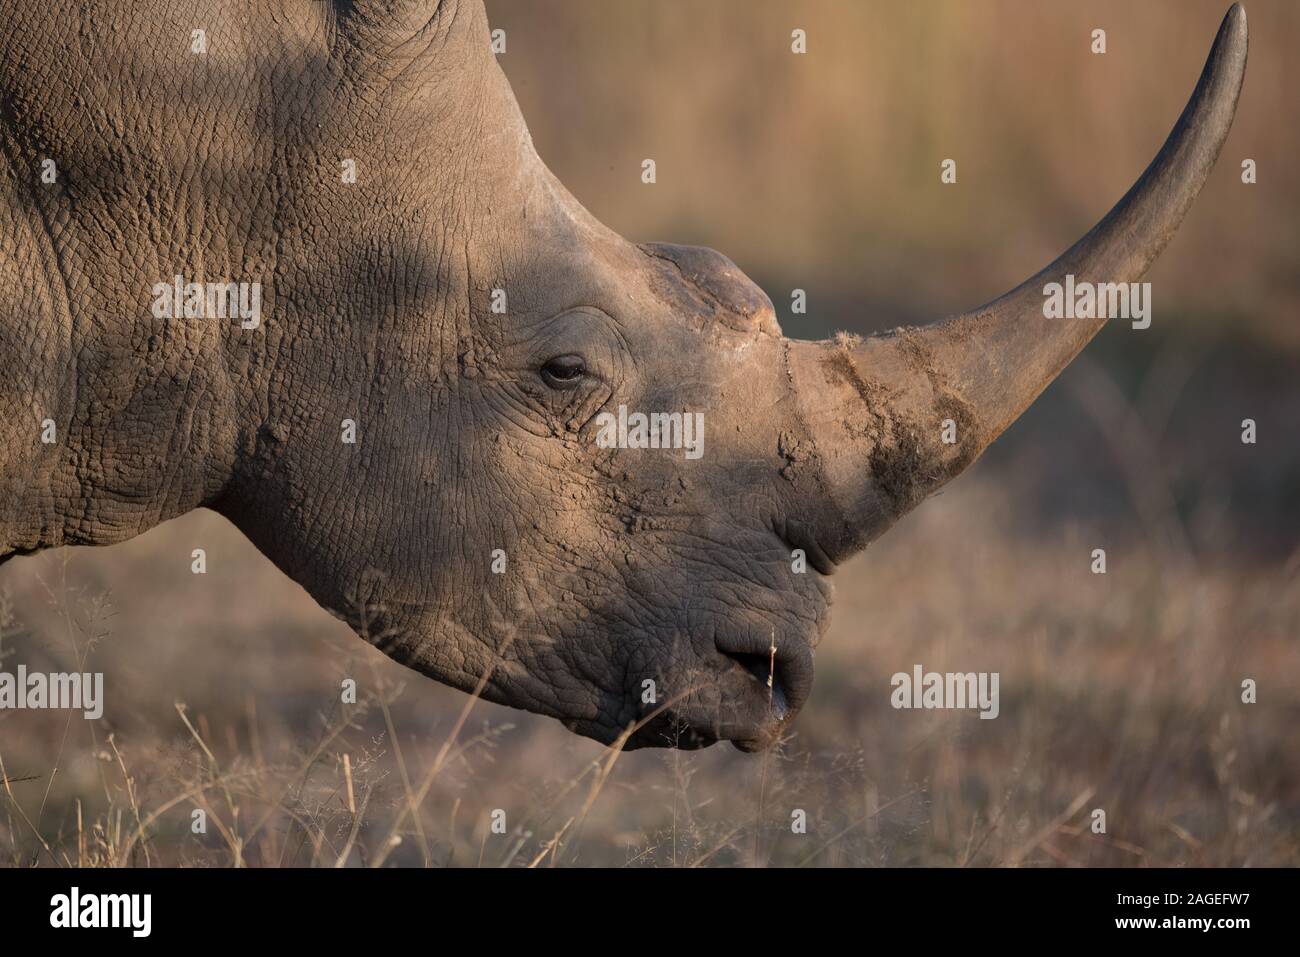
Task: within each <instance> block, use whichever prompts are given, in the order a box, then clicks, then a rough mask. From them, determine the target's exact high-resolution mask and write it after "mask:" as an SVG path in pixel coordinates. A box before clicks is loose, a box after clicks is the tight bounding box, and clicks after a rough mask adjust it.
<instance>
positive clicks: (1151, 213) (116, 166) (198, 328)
mask: <svg viewBox="0 0 1300 957" xmlns="http://www.w3.org/2000/svg"><path fill="white" fill-rule="evenodd" d="M1246 46H1247V41H1246V16H1245V13H1244V12H1243V10H1242V9H1241V7H1240V6H1233V7H1232V9H1231V10H1230V11H1229V12H1228V14H1227V16H1226V18H1225V19H1224V21H1223V23H1222V25H1221V27H1220V28H1219V32H1218V36H1217V38H1216V39H1215V41H1214V45H1213V48H1212V50H1211V52H1210V55H1209V59H1208V62H1207V63H1206V65H1205V68H1204V71H1203V73H1202V74H1201V77H1200V80H1199V82H1198V83H1197V85H1196V88H1195V91H1194V92H1193V94H1192V97H1191V100H1190V102H1189V103H1188V105H1187V107H1186V109H1185V110H1184V112H1183V114H1182V115H1181V116H1180V117H1179V118H1178V120H1177V123H1176V124H1175V126H1174V128H1173V131H1172V133H1171V134H1170V136H1169V138H1168V140H1167V142H1166V143H1165V144H1164V146H1163V148H1162V149H1161V150H1160V152H1159V154H1158V155H1157V156H1156V158H1155V159H1154V160H1153V161H1152V163H1151V165H1150V166H1149V167H1148V168H1147V170H1146V171H1145V172H1144V173H1143V174H1142V176H1141V178H1140V179H1138V181H1137V183H1136V184H1135V185H1134V186H1133V188H1132V189H1131V190H1130V191H1129V192H1128V193H1127V194H1126V195H1125V196H1124V197H1123V198H1122V199H1120V201H1119V202H1118V204H1117V205H1115V207H1114V208H1113V209H1112V210H1111V211H1110V212H1109V213H1108V214H1107V215H1106V216H1105V217H1104V218H1103V219H1102V220H1101V221H1100V222H1099V223H1098V224H1097V225H1096V227H1094V228H1093V229H1092V230H1091V231H1090V232H1089V233H1088V234H1087V235H1086V236H1084V237H1083V238H1082V239H1081V240H1079V242H1077V243H1076V244H1075V245H1073V246H1072V247H1070V249H1068V250H1067V251H1066V252H1065V253H1064V254H1063V255H1061V256H1060V258H1058V259H1057V260H1056V261H1054V262H1053V263H1051V264H1050V265H1048V266H1047V267H1046V268H1044V269H1043V270H1042V271H1041V272H1039V273H1038V274H1036V275H1035V276H1033V277H1032V278H1030V279H1029V280H1027V281H1026V282H1024V283H1023V284H1022V285H1020V286H1017V287H1016V288H1015V289H1013V290H1012V291H1010V292H1008V293H1006V294H1005V295H1003V296H1001V297H1000V298H998V299H996V300H994V301H992V302H990V303H988V304H987V305H984V306H981V307H980V308H978V309H975V310H973V311H971V312H968V313H965V314H963V315H958V316H953V317H950V318H946V319H943V320H942V321H939V322H937V323H935V324H932V325H928V326H924V327H919V328H898V329H894V330H893V331H890V332H886V333H884V334H878V335H873V336H870V337H866V338H858V337H856V336H839V337H837V338H835V339H832V340H828V341H800V340H797V339H791V338H787V337H786V336H784V335H783V333H782V330H781V328H780V326H779V324H778V322H777V317H776V314H775V312H774V309H773V306H772V303H771V301H770V300H769V298H768V297H767V296H766V295H765V294H764V293H763V292H762V291H761V290H760V289H759V288H758V287H757V286H756V285H755V284H754V283H753V282H751V281H750V279H749V278H748V277H746V275H745V274H744V273H743V272H742V271H741V270H740V269H739V268H738V267H737V266H736V265H735V264H734V263H732V262H731V261H730V260H729V259H727V258H726V257H725V256H723V255H721V254H719V253H717V252H714V251H713V250H710V249H705V248H698V247H688V246H680V245H671V244H665V243H653V242H645V243H636V242H631V241H629V240H626V239H624V238H623V237H622V236H619V235H618V234H616V233H614V232H613V231H611V230H610V229H608V228H607V227H605V226H604V225H602V224H601V223H600V222H598V221H597V220H596V219H595V218H594V217H593V216H592V215H591V214H589V213H588V212H587V211H586V210H585V209H584V208H583V207H582V206H581V205H580V203H579V202H578V201H577V200H576V199H575V198H574V197H573V196H571V195H570V194H569V193H568V192H567V191H566V190H565V188H564V186H563V185H562V184H561V183H560V182H558V181H557V180H556V178H555V177H554V176H553V175H552V174H551V173H550V172H549V171H548V170H547V168H546V166H545V165H544V164H543V162H542V161H541V159H539V157H538V155H537V153H536V152H535V150H534V148H533V144H532V142H531V140H530V138H529V134H528V129H527V127H526V126H525V123H524V119H523V117H522V116H521V113H520V109H519V107H518V105H517V103H516V101H515V98H514V96H513V94H512V92H511V89H510V86H509V84H508V82H507V80H506V78H505V75H504V73H503V72H502V70H501V68H500V66H499V65H498V62H497V57H496V55H495V54H494V51H493V50H492V47H491V43H490V29H489V26H488V19H487V14H486V11H485V9H484V7H483V5H482V3H481V0H263V2H259V3H247V2H243V0H238V2H237V0H224V2H214V3H210V4H194V3H183V2H180V0H137V2H135V3H132V4H129V5H123V4H119V3H117V2H116V0H89V2H88V0H45V2H42V3H32V2H31V0H0V96H2V99H0V109H2V112H0V173H2V175H0V366H2V367H3V369H4V376H3V379H2V380H0V455H2V456H3V459H2V461H3V472H2V473H0V556H3V558H5V559H7V558H9V557H12V556H15V555H22V554H26V553H30V552H34V551H36V550H38V549H44V548H52V547H57V546H63V545H88V544H89V545H108V544H112V543H115V542H121V541H123V540H124V539H128V538H131V537H132V536H135V535H139V534H140V533H142V532H143V531H145V530H147V529H149V528H151V527H153V526H156V525H158V524H159V523H160V522H164V521H167V520H168V519H171V518H173V517H176V516H179V515H181V514H183V513H185V512H188V511H190V510H192V509H195V508H200V507H204V508H209V509H213V510H215V511H216V512H218V513H220V514H221V515H223V516H225V517H226V518H228V519H229V520H230V521H231V522H232V523H233V524H234V525H235V526H236V527H238V528H239V529H240V530H241V531H242V532H243V533H244V534H245V535H246V536H247V537H248V538H249V539H250V540H251V541H252V542H253V543H254V544H255V545H256V546H257V547H258V548H259V549H260V550H261V551H262V552H263V553H264V554H265V555H267V556H268V557H269V558H270V559H271V560H272V561H273V562H274V563H275V564H276V565H277V566H278V567H279V568H280V569H281V570H283V571H284V573H285V574H287V575H288V576H289V577H291V578H292V579H294V580H295V581H297V582H298V583H300V584H301V585H302V586H303V587H304V588H305V589H306V591H307V592H308V593H309V594H310V595H311V596H312V597H313V598H314V599H315V600H316V601H317V602H318V603H319V604H320V605H321V606H322V607H323V608H325V609H327V610H329V611H331V612H332V613H333V614H335V615H336V616H338V617H340V618H342V619H344V620H345V621H347V622H348V623H349V624H350V625H351V626H352V627H353V628H354V629H355V630H356V631H357V632H358V633H359V634H360V635H361V636H362V637H363V638H365V639H366V640H368V641H371V642H373V643H374V644H375V645H376V646H378V647H379V648H380V649H382V650H383V651H384V652H385V653H386V654H388V655H389V656H391V657H392V658H394V659H396V660H397V661H399V662H401V663H402V664H404V665H406V666H409V667H410V668H412V669H414V670H416V671H418V672H420V673H422V674H424V675H427V676H429V677H432V678H434V679H436V680H438V681H441V682H444V683H446V684H449V685H452V686H454V687H456V688H459V689H462V690H465V691H469V692H477V693H479V694H481V695H482V696H483V697H485V698H487V699H489V700H492V701H496V702H500V703H504V704H506V705H510V706H513V707H516V708H522V709H526V710H529V711H533V712H538V713H541V714H543V715H549V716H552V717H555V718H557V719H559V720H561V721H562V722H563V723H564V724H565V725H566V726H567V727H568V728H569V729H571V730H572V731H574V732H577V733H579V734H582V735H586V736H588V737H590V738H594V739H596V740H597V741H599V742H602V743H604V744H607V745H616V746H619V747H626V748H635V747H644V746H677V747H684V748H692V747H702V746H705V745H709V744H712V743H714V742H717V741H722V740H727V741H730V742H732V743H733V744H735V745H736V746H737V747H739V748H741V749H742V750H746V751H753V750H759V749H763V748H765V747H768V746H770V744H771V743H772V742H773V741H774V740H776V739H778V738H779V737H780V735H781V733H782V731H783V729H785V728H787V727H788V726H789V722H790V721H791V720H792V719H793V717H794V716H795V715H796V713H797V712H798V711H799V709H800V707H801V706H802V705H803V704H804V703H805V701H806V700H807V699H808V697H809V694H810V691H811V688H812V682H813V649H814V647H815V646H816V644H817V643H818V640H819V638H820V636H821V635H822V633H823V631H824V629H825V626H826V623H827V614H828V608H829V605H830V600H831V588H830V584H829V582H828V578H829V576H830V575H831V573H832V572H833V571H834V570H835V568H836V565H837V564H839V563H841V562H843V561H844V560H845V559H846V558H848V557H849V556H851V555H853V554H854V553H856V552H858V551H859V550H861V549H862V548H863V547H865V546H866V545H867V544H868V543H870V542H871V541H872V540H874V539H875V538H876V537H877V536H879V535H880V534H881V533H882V532H884V531H885V530H886V529H888V528H889V527H890V526H891V525H893V523H894V522H895V521H897V520H898V519H899V517H900V516H902V515H903V514H904V513H906V512H908V511H909V510H911V509H913V508H915V507H916V506H917V505H918V504H919V503H920V502H921V501H922V500H923V499H924V498H925V497H926V496H927V495H929V494H930V493H932V492H934V491H935V490H936V489H938V488H939V487H940V486H942V485H943V484H944V483H945V482H947V481H948V480H949V479H951V478H953V477H954V476H955V475H957V474H958V473H959V472H961V471H962V470H963V469H965V468H966V467H967V466H969V465H970V464H971V463H972V462H974V461H975V459H976V458H977V457H978V456H979V455H980V454H981V452H982V451H983V450H984V449H985V448H986V447H987V446H988V445H989V443H990V442H992V441H993V440H994V438H996V437H997V436H998V434H999V433H1001V432H1002V431H1003V430H1004V429H1006V428H1007V426H1008V425H1009V424H1010V423H1011V422H1012V421H1013V420H1014V419H1015V418H1016V417H1017V416H1018V415H1020V413H1021V412H1022V411H1024V409H1025V408H1026V407H1027V406H1028V405H1029V404H1030V403H1031V402H1033V401H1034V399H1035V398H1036V397H1037V396H1038V395H1039V393H1040V392H1041V391H1042V390H1043V389H1044V388H1045V387H1046V386H1047V384H1048V383H1050V382H1051V381H1052V379H1053V378H1054V377H1055V376H1056V375H1057V374H1058V373H1059V372H1060V371H1061V370H1062V368H1063V367H1064V366H1065V365H1066V364H1067V363H1069V362H1070V361H1071V359H1072V358H1073V357H1074V356H1075V355H1076V354H1077V353H1078V352H1079V351H1080V350H1081V349H1082V348H1083V347H1084V345H1085V344H1086V343H1087V342H1088V341H1089V340H1090V339H1091V338H1092V337H1093V335H1094V334H1095V333H1097V331H1098V330H1099V329H1100V328H1101V327H1102V325H1104V322H1105V320H1104V318H1091V319H1084V318H1053V317H1049V316H1048V315H1047V314H1046V312H1045V310H1044V290H1045V289H1046V288H1047V287H1048V286H1049V285H1051V284H1059V283H1062V282H1065V281H1067V279H1068V281H1069V282H1072V283H1085V282H1092V283H1097V284H1100V283H1116V284H1119V283H1130V282H1134V281H1136V280H1137V279H1138V278H1139V277H1140V276H1141V275H1142V274H1143V272H1144V271H1145V270H1146V269H1147V267H1148V266H1149V265H1150V264H1151V262H1152V261H1153V260H1154V258H1155V257H1156V255H1157V254H1158V253H1159V252H1160V251H1161V249H1162V248H1163V247H1164V246H1165V244H1166V243H1167V242H1168V241H1169V239H1170V237H1171V236H1172V235H1173V233H1174V231H1175V230H1176V228H1177V226H1178V225H1179V223H1180V221H1181V220H1182V218H1183V215H1184V213H1186V211H1187V209H1188V207H1189V206H1190V204H1191V203H1192V200H1193V199H1194V198H1195V197H1196V195H1197V193H1198V192H1199V190H1200V189H1201V187H1202V185H1203V184H1204V183H1205V181H1206V178H1207V176H1208V175H1209V173H1210V171H1211V168H1212V167H1213V166H1214V163H1215V161H1216V159H1217V157H1218V154H1219V151H1220V148H1221V146H1222V145H1223V142H1224V139H1225V137H1226V136H1227V133H1228V130H1229V127H1230V125H1231V122H1232V119H1233V114H1234V111H1235V108H1236V102H1237V97H1238V94H1239V92H1240V88H1241V84H1242V79H1243V76H1244V71H1245V63H1246ZM566 52H567V54H568V55H581V54H580V51H573V50H569V51H566ZM688 427H691V431H692V432H693V433H694V434H693V435H690V436H688V435H686V434H685V433H686V432H687V428H688ZM188 559H189V556H188V555H185V556H183V557H182V558H181V560H188Z"/></svg>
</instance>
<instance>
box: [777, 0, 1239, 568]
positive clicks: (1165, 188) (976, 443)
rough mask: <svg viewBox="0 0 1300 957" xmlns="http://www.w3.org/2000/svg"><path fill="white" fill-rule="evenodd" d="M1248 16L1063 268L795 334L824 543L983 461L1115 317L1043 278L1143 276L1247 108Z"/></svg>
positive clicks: (1097, 280) (1231, 19)
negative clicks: (845, 325)
mask: <svg viewBox="0 0 1300 957" xmlns="http://www.w3.org/2000/svg"><path fill="white" fill-rule="evenodd" d="M1245 70H1246V12H1245V10H1243V9H1242V7H1241V5H1240V4H1233V5H1232V8H1231V9H1230V10H1228V13H1227V16H1225V17H1224V18H1223V24H1222V25H1221V26H1220V27H1219V34H1218V36H1217V37H1215V40H1214V46H1213V48H1212V49H1211V50H1210V56H1209V59H1208V60H1207V61H1206V63H1205V69H1204V70H1202V72H1201V78H1200V81H1199V82H1198V83H1197V84H1196V89H1195V90H1194V91H1193V93H1192V97H1191V99H1190V100H1189V101H1188V103H1187V107H1186V108H1185V109H1184V110H1183V113H1182V115H1181V116H1180V117H1179V118H1178V122H1177V123H1176V124H1174V128H1173V131H1172V132H1171V133H1170V134H1169V138H1168V139H1167V140H1166V141H1165V144H1164V146H1163V147H1161V149H1160V152H1159V153H1158V154H1157V155H1156V158H1155V159H1154V160H1152V161H1151V165H1150V166H1148V167H1147V169H1146V172H1144V173H1143V174H1142V177H1141V178H1140V179H1139V180H1138V181H1137V183H1135V184H1134V185H1133V188H1132V189H1130V190H1129V191H1128V193H1126V194H1125V195H1124V198H1123V199H1121V200H1120V201H1119V202H1118V203H1116V204H1115V208H1114V209H1112V210H1111V211H1110V212H1109V213H1107V214H1106V216H1105V218H1103V219H1102V220H1101V222H1099V223H1097V225H1096V226H1094V227H1093V228H1092V230H1091V231H1089V232H1088V234H1087V235H1086V236H1084V237H1083V238H1082V239H1080V240H1079V241H1078V242H1077V243H1075V244H1074V245H1073V246H1071V247H1070V248H1069V249H1068V250H1067V251H1066V252H1065V253H1063V254H1062V255H1061V256H1060V257H1059V258H1057V259H1056V260H1055V261H1054V262H1053V263H1052V264H1051V265H1049V266H1048V267H1047V268H1045V269H1043V270H1042V271H1041V272H1039V273H1038V274H1036V275H1035V276H1033V277H1032V278H1031V279H1029V280H1027V281H1026V282H1024V283H1022V284H1020V285H1019V286H1017V287H1016V288H1015V289H1013V290H1011V291H1010V292H1008V293H1006V294H1005V295H1003V296H1001V297H999V298H997V299H995V300H993V301H992V302H990V303H988V304H987V305H984V306H981V307H980V308H979V309H976V310H974V311H973V312H968V313H964V314H963V315H960V316H954V317H951V318H948V319H944V320H942V321H940V322H937V323H933V324H931V325H929V326H924V327H922V328H906V329H896V330H893V331H891V332H887V333H884V334H881V335H877V336H872V337H870V338H868V339H865V340H856V339H849V340H845V339H843V338H841V339H840V340H833V341H827V342H817V343H813V342H793V343H790V349H791V355H790V359H791V363H792V373H793V377H794V380H795V382H796V383H797V385H798V388H799V393H800V405H801V408H802V412H803V414H804V417H805V419H806V420H807V421H806V423H805V424H806V425H807V426H808V429H809V431H810V432H811V434H812V435H813V437H814V439H815V446H816V456H817V458H818V459H819V460H820V461H819V463H818V464H819V466H820V467H819V469H818V473H819V481H820V482H822V483H823V484H824V485H825V486H826V488H824V489H823V491H824V492H825V493H828V494H829V495H830V497H831V500H832V501H833V503H834V504H835V506H836V508H835V511H836V513H838V518H839V521H836V522H834V523H831V524H833V525H835V526H838V527H835V528H828V527H825V526H824V525H823V534H824V535H825V538H826V540H825V543H824V544H825V546H826V547H828V549H829V550H830V551H832V553H838V554H845V553H848V552H851V551H854V550H856V549H857V548H860V547H862V546H863V545H865V544H866V543H867V542H869V541H870V540H871V539H873V538H874V537H875V536H876V535H878V534H880V533H881V532H882V531H884V530H885V529H886V528H888V527H889V525H890V524H892V522H893V521H894V520H895V519H897V518H898V517H899V516H900V515H902V514H903V513H904V512H906V511H908V510H909V509H911V508H912V507H914V506H915V505H917V504H918V503H919V502H920V501H921V500H922V499H924V498H925V496H926V495H928V494H930V493H931V492H933V491H934V490H935V489H937V488H938V487H939V486H941V485H943V484H944V483H945V482H947V481H948V480H949V479H951V478H953V477H954V476H955V475H957V474H958V473H959V472H961V471H962V470H963V469H964V468H965V467H966V466H968V465H969V464H970V463H971V462H973V461H974V460H975V459H976V458H977V457H978V456H979V454H980V453H981V452H982V451H983V450H984V449H985V448H986V447H987V446H988V445H989V443H990V442H992V441H993V440H994V439H995V438H997V437H998V435H999V434H1001V433H1002V431H1003V430H1004V429H1006V428H1007V426H1009V425H1010V424H1011V423H1012V422H1013V421H1015V419H1016V418H1017V417H1018V416H1019V415H1020V413H1021V412H1023V411H1024V410H1025V409H1026V408H1027V407H1028V406H1029V404H1030V403H1031V402H1033V401H1034V399H1035V398H1037V397H1038V395H1039V393H1041V392H1042V391H1043V389H1045V388H1046V387H1047V385H1048V383H1050V382H1051V381H1052V380H1053V379H1054V378H1056V376H1057V375H1058V374H1059V373H1060V372H1061V370H1062V369H1064V368H1065V366H1066V365H1067V364H1068V363H1069V362H1070V360H1071V359H1073V358H1074V357H1075V356H1076V355H1078V354H1079V352H1080V350H1082V349H1083V347H1084V346H1085V345H1087V344H1088V342H1089V340H1091V339H1092V337H1093V336H1094V335H1096V334H1097V332H1098V331H1099V330H1100V329H1101V327H1102V326H1103V325H1104V324H1105V319H1078V318H1047V317H1046V316H1045V313H1044V303H1045V301H1046V298H1047V297H1046V296H1045V294H1044V287H1045V286H1047V285H1048V284H1049V283H1060V284H1061V285H1062V286H1064V285H1065V284H1066V282H1067V279H1066V277H1067V276H1073V277H1074V280H1073V281H1074V283H1075V285H1076V287H1077V286H1078V284H1080V283H1083V282H1089V283H1093V284H1102V283H1130V282H1136V281H1137V280H1138V279H1140V278H1141V276H1142V275H1143V274H1144V273H1145V272H1146V270H1147V268H1148V267H1149V266H1150V265H1151V263H1152V262H1153V261H1154V260H1155V258H1156V257H1157V256H1158V255H1159V254H1160V252H1161V250H1163V249H1164V248H1165V244H1166V243H1168V242H1169V240H1170V238H1171V237H1172V236H1173V235H1174V232H1175V231H1176V230H1177V229H1178V225H1179V223H1180V222H1182V219H1183V216H1184V214H1186V212H1187V210H1188V208H1189V207H1190V206H1191V204H1192V201H1193V200H1194V199H1195V198H1196V196H1197V194H1198V193H1199V192H1200V191H1201V187H1202V186H1203V185H1204V184H1205V180H1206V178H1207V177H1208V176H1209V175H1210V170H1212V169H1213V168H1214V163H1215V160H1217V159H1218V156H1219V150H1220V149H1221V148H1222V146H1223V142H1224V140H1225V139H1226V138H1227V135H1228V130H1229V129H1230V128H1231V126H1232V119H1233V115H1234V113H1235V112H1236V107H1237V97H1238V95H1239V94H1240V92H1241V84H1242V79H1243V77H1244V75H1245Z"/></svg>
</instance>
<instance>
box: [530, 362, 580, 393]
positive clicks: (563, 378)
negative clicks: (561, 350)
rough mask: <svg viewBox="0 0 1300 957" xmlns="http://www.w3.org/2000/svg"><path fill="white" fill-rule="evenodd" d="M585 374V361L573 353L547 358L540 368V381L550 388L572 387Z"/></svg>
mask: <svg viewBox="0 0 1300 957" xmlns="http://www.w3.org/2000/svg"><path fill="white" fill-rule="evenodd" d="M586 374H587V361H586V360H585V359H583V358H582V356H575V355H565V356H556V357H555V358H554V359H548V360H547V361H546V363H545V364H544V365H543V366H542V369H541V375H542V381H543V382H545V383H546V384H547V385H549V386H550V387H551V388H552V389H572V388H573V387H574V386H576V385H577V384H578V383H579V382H581V381H582V379H583V377H584V376H585V375H586Z"/></svg>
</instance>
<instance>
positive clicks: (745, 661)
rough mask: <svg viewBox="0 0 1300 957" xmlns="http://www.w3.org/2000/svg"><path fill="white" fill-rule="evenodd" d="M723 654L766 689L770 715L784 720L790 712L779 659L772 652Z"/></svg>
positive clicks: (727, 652) (725, 652)
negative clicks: (761, 653)
mask: <svg viewBox="0 0 1300 957" xmlns="http://www.w3.org/2000/svg"><path fill="white" fill-rule="evenodd" d="M723 654H725V655H726V656H727V657H728V658H730V659H731V660H732V661H735V662H736V663H737V664H739V665H740V666H741V667H742V668H744V669H745V670H746V671H748V672H749V673H750V675H751V676H753V678H754V680H755V681H757V682H758V683H759V684H760V685H762V686H763V687H764V688H766V689H767V694H768V705H769V708H770V709H771V712H772V716H773V717H774V718H776V720H778V721H784V720H785V718H786V715H788V714H789V713H790V701H789V698H788V697H787V696H786V687H787V686H786V682H785V680H784V677H783V675H782V672H783V671H784V668H783V666H782V663H781V660H780V659H779V658H778V657H776V655H775V654H774V653H770V654H766V655H756V654H748V653H746V652H740V653H737V652H732V651H724V652H723Z"/></svg>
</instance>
